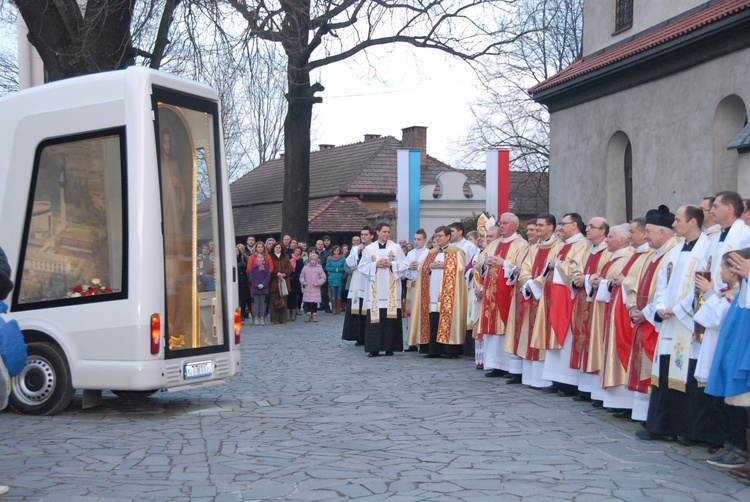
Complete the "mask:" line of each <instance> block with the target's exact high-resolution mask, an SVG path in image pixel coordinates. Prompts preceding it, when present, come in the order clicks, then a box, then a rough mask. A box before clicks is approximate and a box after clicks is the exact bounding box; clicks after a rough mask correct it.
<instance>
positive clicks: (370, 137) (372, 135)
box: [365, 134, 380, 141]
mask: <svg viewBox="0 0 750 502" xmlns="http://www.w3.org/2000/svg"><path fill="white" fill-rule="evenodd" d="M379 137H380V134H365V141H370V140H373V139H378V138H379Z"/></svg>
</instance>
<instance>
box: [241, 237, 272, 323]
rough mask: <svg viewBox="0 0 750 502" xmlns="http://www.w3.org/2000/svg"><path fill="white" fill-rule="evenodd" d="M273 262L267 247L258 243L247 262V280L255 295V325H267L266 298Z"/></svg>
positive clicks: (251, 292) (252, 293)
mask: <svg viewBox="0 0 750 502" xmlns="http://www.w3.org/2000/svg"><path fill="white" fill-rule="evenodd" d="M272 269H273V262H272V261H271V258H270V257H269V256H268V254H267V253H266V246H265V245H264V244H263V243H262V242H258V243H257V244H256V245H255V249H253V255H252V256H251V257H250V258H249V259H248V260H247V276H248V277H247V279H248V282H249V283H250V294H251V295H253V315H254V316H255V319H254V320H253V324H254V325H256V326H259V325H260V326H265V325H266V298H267V297H268V285H269V283H270V282H271V272H272Z"/></svg>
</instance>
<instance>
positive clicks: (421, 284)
mask: <svg viewBox="0 0 750 502" xmlns="http://www.w3.org/2000/svg"><path fill="white" fill-rule="evenodd" d="M439 253H440V249H439V248H433V249H432V250H430V253H429V254H428V255H427V258H425V260H424V262H422V265H420V268H419V275H418V276H417V285H416V293H415V295H414V303H412V308H411V312H412V322H411V326H410V327H409V345H426V344H429V343H430V279H431V277H430V275H431V274H430V272H431V270H430V265H431V264H432V262H434V261H435V258H436V257H437V255H438V254H439ZM443 254H444V256H445V266H444V268H443V274H442V279H441V280H440V286H439V295H438V301H437V312H438V313H439V314H440V320H439V324H438V329H437V342H438V343H442V344H446V345H463V343H464V340H465V339H466V302H467V300H468V299H467V297H468V290H467V288H466V282H465V280H464V270H465V269H466V258H465V255H464V252H463V250H462V249H461V248H459V247H457V246H453V245H451V246H448V247H446V248H445V250H444V251H443Z"/></svg>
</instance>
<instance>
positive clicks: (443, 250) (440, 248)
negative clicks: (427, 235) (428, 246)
mask: <svg viewBox="0 0 750 502" xmlns="http://www.w3.org/2000/svg"><path fill="white" fill-rule="evenodd" d="M448 246H450V244H448ZM448 246H438V249H439V250H440V251H438V253H445V250H446V249H448Z"/></svg>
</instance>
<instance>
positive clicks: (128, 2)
mask: <svg viewBox="0 0 750 502" xmlns="http://www.w3.org/2000/svg"><path fill="white" fill-rule="evenodd" d="M15 3H16V6H17V7H18V11H19V12H20V14H21V16H22V17H23V20H24V22H25V23H26V26H27V27H28V28H29V35H28V38H29V42H31V45H33V46H34V48H36V50H37V52H38V53H39V56H40V57H41V59H42V62H43V63H44V70H45V72H46V74H47V79H48V80H50V81H54V80H60V79H63V78H69V77H76V76H79V75H87V74H90V73H97V72H102V71H109V70H118V69H121V68H125V67H126V66H127V65H128V60H129V59H130V58H131V57H132V56H133V53H134V51H133V47H132V43H131V39H130V22H131V20H132V17H133V6H134V5H135V2H133V1H132V0H104V1H100V2H88V4H87V6H86V7H87V8H86V15H85V17H84V16H83V15H82V14H81V9H80V7H79V6H78V4H77V3H76V2H75V1H74V0H60V1H56V2H52V1H49V0H17V1H16V2H15Z"/></svg>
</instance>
